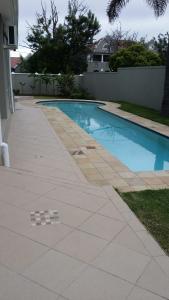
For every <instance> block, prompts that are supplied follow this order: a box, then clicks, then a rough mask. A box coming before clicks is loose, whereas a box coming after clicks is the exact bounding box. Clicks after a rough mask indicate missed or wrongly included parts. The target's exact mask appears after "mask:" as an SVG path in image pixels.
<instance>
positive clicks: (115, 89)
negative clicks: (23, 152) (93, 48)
mask: <svg viewBox="0 0 169 300" xmlns="http://www.w3.org/2000/svg"><path fill="white" fill-rule="evenodd" d="M51 76H52V75H51ZM12 77H13V88H14V89H15V90H19V91H20V94H24V95H45V94H46V95H52V96H53V95H58V92H59V89H58V87H57V83H56V82H55V84H54V85H52V84H51V85H48V87H47V88H46V86H45V84H44V83H36V84H35V82H34V78H33V77H30V75H29V74H24V73H23V74H22V73H20V74H13V75H12ZM164 77H165V67H163V66H160V67H135V68H120V69H119V70H118V72H110V73H107V72H105V73H104V72H96V73H95V72H93V73H85V74H84V75H83V76H78V75H76V76H75V83H76V85H77V86H79V87H81V88H83V89H85V90H86V91H88V92H89V94H90V95H91V96H93V97H95V98H96V99H98V100H109V101H111V100H112V101H127V102H131V103H135V104H138V105H143V106H147V107H151V108H154V109H157V110H159V109H160V107H161V103H162V97H163V87H164ZM21 83H23V84H24V85H22V84H21ZM31 86H35V88H34V89H32V88H31Z"/></svg>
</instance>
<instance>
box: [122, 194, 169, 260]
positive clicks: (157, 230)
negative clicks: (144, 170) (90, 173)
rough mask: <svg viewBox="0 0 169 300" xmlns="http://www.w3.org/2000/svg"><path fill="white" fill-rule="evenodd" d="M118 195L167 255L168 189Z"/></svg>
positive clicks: (168, 242) (168, 250)
mask: <svg viewBox="0 0 169 300" xmlns="http://www.w3.org/2000/svg"><path fill="white" fill-rule="evenodd" d="M120 195H121V197H122V198H123V200H124V201H125V202H126V203H127V204H128V206H129V207H130V209H131V210H132V211H133V212H134V213H135V214H136V215H137V217H138V218H139V219H140V221H141V222H142V223H143V224H144V225H145V226H146V228H147V229H148V231H149V232H150V233H151V234H152V235H153V236H154V238H155V239H156V240H157V241H158V242H159V244H160V245H161V247H162V248H163V249H164V251H165V252H166V253H167V254H168V255H169V189H164V190H157V191H153V190H146V191H141V192H130V193H121V194H120Z"/></svg>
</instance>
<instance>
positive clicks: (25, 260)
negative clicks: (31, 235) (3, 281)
mask: <svg viewBox="0 0 169 300" xmlns="http://www.w3.org/2000/svg"><path fill="white" fill-rule="evenodd" d="M47 250H48V248H47V247H45V246H42V245H40V244H38V243H36V242H33V241H32V240H30V239H27V238H26V237H23V236H21V235H18V234H15V233H13V232H10V231H8V230H6V229H2V228H0V262H1V263H2V264H4V265H6V266H7V267H9V268H10V269H11V270H15V271H23V270H24V269H25V268H26V267H27V266H29V265H30V264H32V263H33V262H35V261H36V260H37V259H38V257H39V256H41V255H42V254H43V253H45V252H46V251H47Z"/></svg>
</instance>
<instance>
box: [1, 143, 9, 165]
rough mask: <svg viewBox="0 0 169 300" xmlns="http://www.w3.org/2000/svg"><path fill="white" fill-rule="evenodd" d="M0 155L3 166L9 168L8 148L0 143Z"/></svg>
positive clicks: (5, 144)
mask: <svg viewBox="0 0 169 300" xmlns="http://www.w3.org/2000/svg"><path fill="white" fill-rule="evenodd" d="M1 153H2V154H1V155H2V161H3V165H4V166H5V167H7V168H10V159H9V147H8V144H7V143H1Z"/></svg>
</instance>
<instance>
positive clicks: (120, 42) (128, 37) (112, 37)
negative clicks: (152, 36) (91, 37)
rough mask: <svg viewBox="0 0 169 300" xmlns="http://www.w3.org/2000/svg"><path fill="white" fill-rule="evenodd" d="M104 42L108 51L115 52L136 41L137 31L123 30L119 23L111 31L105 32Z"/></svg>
mask: <svg viewBox="0 0 169 300" xmlns="http://www.w3.org/2000/svg"><path fill="white" fill-rule="evenodd" d="M104 39H105V42H106V45H107V50H108V52H109V53H115V52H117V51H118V50H119V49H121V48H126V47H129V46H131V45H132V44H135V43H136V42H137V33H135V32H134V33H130V31H123V30H122V28H121V25H120V26H119V27H117V28H116V29H115V30H112V32H110V33H107V35H106V36H105V38H104Z"/></svg>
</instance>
